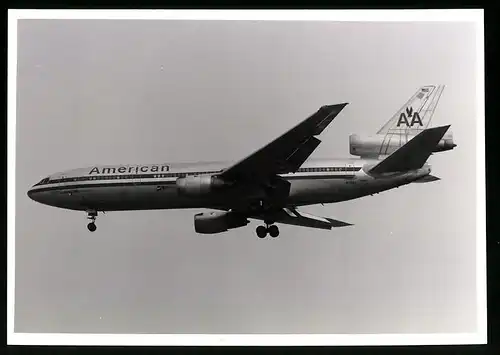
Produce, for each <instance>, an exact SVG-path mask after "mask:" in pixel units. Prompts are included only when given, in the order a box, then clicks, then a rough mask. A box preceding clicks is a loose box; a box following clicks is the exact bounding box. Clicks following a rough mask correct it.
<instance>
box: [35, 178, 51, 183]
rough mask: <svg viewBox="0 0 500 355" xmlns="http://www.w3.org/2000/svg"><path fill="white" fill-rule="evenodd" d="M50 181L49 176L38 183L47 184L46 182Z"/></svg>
mask: <svg viewBox="0 0 500 355" xmlns="http://www.w3.org/2000/svg"><path fill="white" fill-rule="evenodd" d="M48 182H49V178H48V177H46V178H45V179H42V180H41V181H40V182H39V183H38V184H37V185H45V184H48Z"/></svg>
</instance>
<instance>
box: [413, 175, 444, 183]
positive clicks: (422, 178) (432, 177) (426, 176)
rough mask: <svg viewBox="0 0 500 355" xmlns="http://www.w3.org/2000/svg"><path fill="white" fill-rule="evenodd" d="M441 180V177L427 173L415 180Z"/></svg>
mask: <svg viewBox="0 0 500 355" xmlns="http://www.w3.org/2000/svg"><path fill="white" fill-rule="evenodd" d="M439 180H441V179H440V178H438V177H437V176H434V175H425V176H424V177H421V178H420V179H418V180H415V181H413V182H418V183H424V182H433V181H439Z"/></svg>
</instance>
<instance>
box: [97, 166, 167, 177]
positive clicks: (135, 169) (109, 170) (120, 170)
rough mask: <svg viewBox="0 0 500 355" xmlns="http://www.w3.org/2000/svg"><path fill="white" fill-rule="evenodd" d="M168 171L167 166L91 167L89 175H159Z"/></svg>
mask: <svg viewBox="0 0 500 355" xmlns="http://www.w3.org/2000/svg"><path fill="white" fill-rule="evenodd" d="M169 170H170V167H169V166H168V165H143V166H138V165H137V166H120V167H106V168H98V167H93V168H92V170H90V172H89V175H92V174H125V173H129V174H130V173H135V174H138V173H149V172H151V173H159V172H167V171H169Z"/></svg>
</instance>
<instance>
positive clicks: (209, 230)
mask: <svg viewBox="0 0 500 355" xmlns="http://www.w3.org/2000/svg"><path fill="white" fill-rule="evenodd" d="M249 222H250V221H249V220H248V219H246V217H243V216H241V215H239V214H236V213H234V212H208V213H198V214H196V215H195V216H194V230H195V231H196V232H197V233H201V234H215V233H221V232H226V231H227V230H228V229H232V228H238V227H243V226H246V225H247V224H248V223H249Z"/></svg>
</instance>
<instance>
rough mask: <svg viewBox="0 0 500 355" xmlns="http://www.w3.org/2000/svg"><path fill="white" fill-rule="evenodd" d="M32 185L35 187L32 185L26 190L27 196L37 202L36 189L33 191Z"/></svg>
mask: <svg viewBox="0 0 500 355" xmlns="http://www.w3.org/2000/svg"><path fill="white" fill-rule="evenodd" d="M33 187H35V185H33V186H32V187H31V188H30V189H29V190H28V197H29V198H30V199H32V200H33V201H37V202H39V201H38V199H37V193H36V191H34V190H33Z"/></svg>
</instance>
